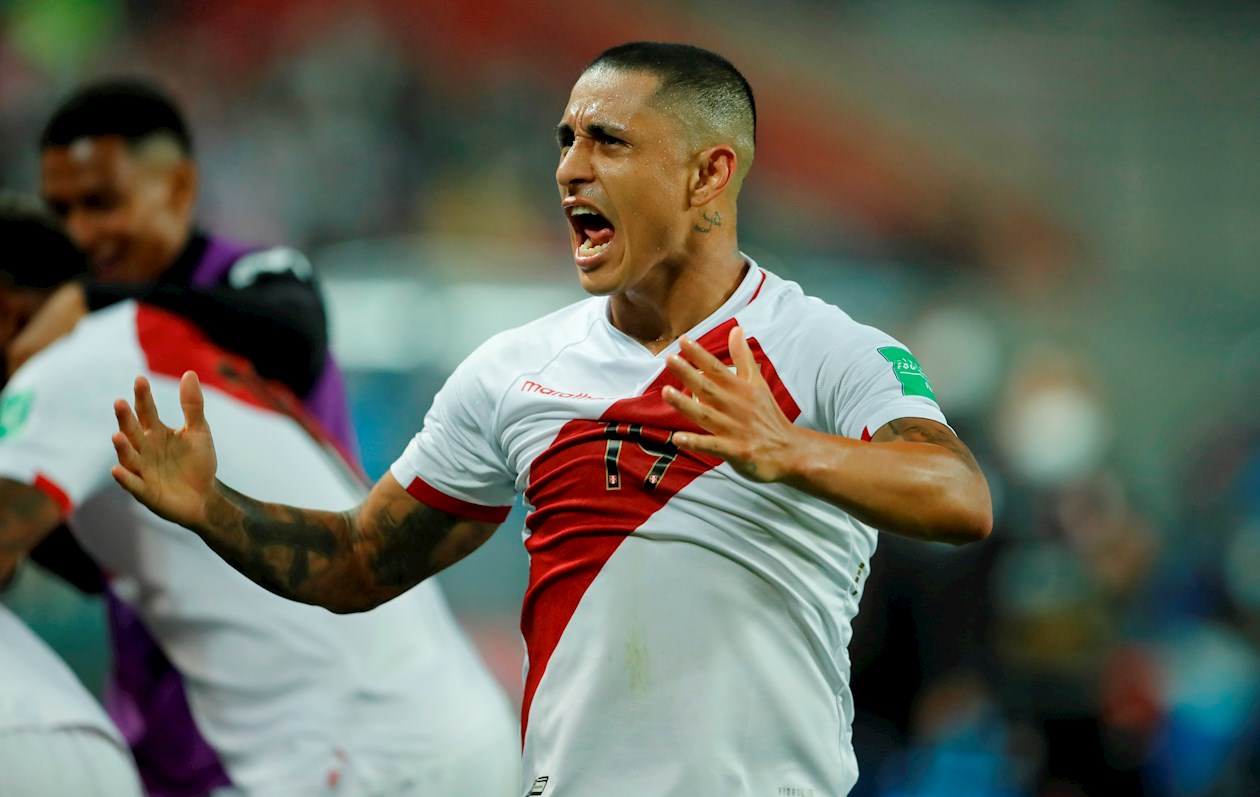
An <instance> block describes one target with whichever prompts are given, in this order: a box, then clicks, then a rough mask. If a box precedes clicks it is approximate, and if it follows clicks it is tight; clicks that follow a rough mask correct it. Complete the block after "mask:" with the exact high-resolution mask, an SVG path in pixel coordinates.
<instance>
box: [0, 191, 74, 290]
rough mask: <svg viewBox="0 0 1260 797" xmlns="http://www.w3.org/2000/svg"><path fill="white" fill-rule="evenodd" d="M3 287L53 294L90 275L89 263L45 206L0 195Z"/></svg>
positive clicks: (0, 252)
mask: <svg viewBox="0 0 1260 797" xmlns="http://www.w3.org/2000/svg"><path fill="white" fill-rule="evenodd" d="M0 241H3V242H4V245H3V246H0V285H3V286H4V287H9V288H34V289H39V290H51V289H52V288H55V287H57V286H58V285H60V284H62V283H63V282H66V281H67V280H71V279H74V278H76V277H81V276H83V275H85V274H87V271H88V262H87V258H86V257H85V256H84V254H83V253H82V252H81V251H79V249H78V248H76V247H75V245H74V244H73V243H71V242H70V239H69V238H67V237H66V234H65V232H63V231H62V229H61V224H60V223H59V222H58V221H57V217H56V216H55V215H53V213H52V211H50V210H49V209H48V208H47V207H45V206H44V204H43V203H42V202H39V201H38V200H36V199H33V198H30V197H26V196H23V195H20V194H15V193H11V192H0Z"/></svg>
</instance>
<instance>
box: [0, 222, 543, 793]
mask: <svg viewBox="0 0 1260 797" xmlns="http://www.w3.org/2000/svg"><path fill="white" fill-rule="evenodd" d="M5 244H6V248H8V247H13V249H14V250H15V251H19V252H23V251H24V252H31V251H32V247H29V246H24V245H23V244H22V242H21V241H19V240H16V239H14V238H13V237H6V238H5ZM42 266H43V261H42V260H38V259H36V260H34V261H33V263H31V264H30V265H28V267H27V268H28V269H29V270H34V271H38V270H39V269H40V268H41V267H42ZM12 273H13V274H14V278H15V282H16V284H17V285H18V286H19V287H21V286H22V282H21V278H20V276H19V275H18V274H17V273H16V271H14V272H12ZM188 368H195V369H197V370H198V371H199V372H201V373H204V374H206V375H207V385H208V386H210V389H208V390H207V395H206V400H207V402H208V403H209V404H210V405H211V406H213V407H214V408H215V412H216V413H217V415H218V416H219V417H220V418H221V419H222V423H221V424H220V428H219V435H220V437H221V438H222V439H223V440H225V441H227V440H232V441H233V443H234V445H233V448H234V450H235V451H236V452H237V453H238V454H239V456H235V457H231V458H228V457H225V459H224V461H223V463H222V465H223V468H224V471H225V472H234V473H235V475H236V476H237V478H239V479H240V480H242V481H257V480H262V481H265V482H266V483H267V484H268V492H269V493H270V494H271V495H272V496H273V497H275V498H277V499H284V500H291V501H302V502H315V503H316V504H318V505H321V506H324V507H327V508H330V509H331V508H336V507H342V506H350V505H352V504H353V503H354V502H356V501H358V500H360V498H361V496H362V494H363V491H364V487H363V483H362V481H361V480H360V479H359V477H357V476H356V475H355V473H354V471H353V470H352V469H351V468H350V467H349V466H348V465H347V463H346V462H345V461H344V459H342V458H341V456H340V454H338V453H337V452H335V450H334V448H333V447H332V445H331V442H330V441H329V440H328V439H327V438H326V436H325V435H324V434H323V432H322V430H321V428H320V427H319V426H318V424H316V423H315V422H314V421H313V420H311V419H310V417H309V416H307V415H306V414H305V413H303V412H302V411H301V408H300V405H299V404H298V403H297V401H296V400H295V399H294V398H293V397H292V395H291V394H290V393H288V392H287V391H284V390H283V389H281V388H278V387H276V386H275V385H274V383H267V382H265V381H264V380H262V379H260V378H259V377H258V376H257V375H256V374H255V373H254V371H253V370H252V369H251V368H250V366H249V364H248V363H247V362H246V361H245V360H244V359H243V358H240V357H237V356H235V355H232V354H229V353H227V352H225V351H224V350H222V349H221V348H219V347H217V346H215V345H214V344H213V343H212V342H210V341H209V340H208V339H207V338H206V337H205V335H204V334H203V333H202V332H201V331H200V330H199V329H198V328H197V327H195V326H194V325H192V324H191V323H190V322H188V321H187V320H185V319H183V318H180V317H178V316H176V315H174V314H171V313H168V312H166V311H164V310H160V309H157V308H154V307H151V306H149V305H145V304H140V303H137V302H134V301H125V302H122V303H119V304H116V305H114V306H112V307H110V308H107V309H104V310H100V311H97V312H95V313H93V314H91V315H90V316H88V317H87V318H85V319H83V320H82V321H81V322H80V323H79V324H78V325H77V326H76V328H75V330H74V331H73V332H72V333H71V334H70V335H68V336H66V337H64V338H63V339H61V340H60V341H58V342H57V343H55V344H53V345H52V346H50V347H49V348H47V349H46V350H45V351H43V352H41V353H39V354H38V355H36V356H35V357H33V358H31V359H30V360H29V361H28V362H27V363H25V364H24V365H23V366H22V367H21V368H20V369H19V370H18V372H17V373H16V374H15V375H14V377H13V379H12V380H11V381H10V382H9V384H8V385H7V386H6V387H5V389H4V392H3V394H0V406H2V407H3V408H4V410H3V418H4V421H5V426H4V433H3V435H0V495H3V496H4V499H5V500H4V503H3V505H0V551H2V552H3V554H4V556H3V558H0V578H3V577H4V576H5V575H6V574H7V573H8V572H11V570H12V568H13V567H14V566H15V565H16V563H17V562H18V561H19V560H20V558H21V556H22V554H23V553H24V552H25V551H26V550H29V548H30V547H31V546H32V545H34V544H35V543H36V542H37V541H38V540H39V538H40V537H41V536H43V535H44V534H47V533H48V532H49V531H50V530H51V529H52V528H53V527H55V526H56V525H57V524H58V522H59V521H60V519H62V518H63V517H68V518H69V523H70V526H71V527H72V528H73V530H74V533H75V534H76V536H77V537H78V539H79V540H80V542H81V543H82V545H83V547H84V548H85V549H86V550H87V552H88V553H89V554H91V555H92V557H93V558H94V559H96V560H97V561H98V562H99V563H100V565H101V566H102V568H103V569H104V570H105V571H107V572H108V573H109V574H110V579H111V581H110V588H111V591H112V592H114V593H115V594H116V595H118V596H119V598H120V599H121V600H123V601H125V602H126V603H127V604H128V606H129V607H130V608H131V609H132V610H133V611H134V612H135V613H136V615H138V616H139V618H140V619H141V620H142V621H143V623H144V624H145V626H146V627H147V628H148V629H150V631H151V632H152V633H153V635H154V637H155V638H156V639H157V641H158V642H159V644H160V645H161V648H162V652H163V653H164V654H165V655H166V657H168V658H169V659H170V661H171V662H173V663H174V664H175V666H176V667H177V668H178V670H179V672H180V674H181V675H182V676H183V681H184V684H185V686H186V688H187V690H188V698H189V703H190V706H191V709H192V714H193V716H194V717H195V719H196V723H197V726H198V729H199V730H200V732H201V733H202V734H203V735H204V737H205V738H206V739H207V740H208V741H209V743H210V744H211V745H212V746H213V748H214V751H215V752H216V753H217V754H218V756H219V759H220V760H221V761H222V764H223V765H224V767H225V769H226V772H227V774H228V775H229V777H230V780H231V786H230V787H227V788H223V789H220V790H218V791H216V792H214V793H215V794H216V795H218V794H222V795H249V797H287V796H288V795H293V796H294V797H297V796H298V795H301V796H302V797H309V796H310V795H321V794H328V795H347V797H349V795H356V796H357V795H364V796H365V797H366V796H367V795H372V796H373V797H375V796H376V795H381V796H382V797H385V796H386V795H431V794H443V795H446V794H450V795H460V794H468V795H482V794H485V795H510V794H512V792H513V790H514V788H515V785H516V783H517V780H518V777H517V772H518V748H517V745H516V743H515V738H514V736H515V735H514V731H513V726H512V722H511V719H510V717H509V716H508V714H509V712H508V709H507V705H506V701H505V699H504V697H503V695H502V694H501V692H500V691H499V689H498V688H497V685H495V684H494V683H493V681H492V679H491V678H490V676H489V674H488V673H487V672H486V670H485V668H484V667H483V666H482V665H481V663H480V662H479V661H478V659H477V657H476V655H475V653H474V652H473V650H472V648H471V646H470V645H469V643H468V641H467V639H466V638H465V637H464V636H463V634H462V632H461V631H460V630H459V629H458V627H457V626H456V624H455V622H454V620H453V618H452V617H451V616H450V613H449V611H448V610H447V608H446V605H445V603H444V601H443V599H442V597H441V594H440V592H439V591H438V590H437V589H436V587H434V588H431V589H427V590H424V591H423V592H417V593H415V594H410V595H407V596H405V597H404V598H403V599H400V600H398V601H394V602H391V603H390V604H389V605H387V606H381V607H380V608H379V609H377V610H376V611H373V612H371V613H368V614H364V615H357V616H354V617H337V616H334V615H331V614H329V613H328V612H326V611H324V610H323V609H319V608H316V607H311V606H301V605H299V604H296V603H292V602H289V601H283V600H279V599H277V598H275V597H274V596H271V595H268V594H267V593H266V592H264V591H263V590H261V589H259V588H258V587H257V586H255V585H254V584H252V583H250V582H249V581H247V580H245V579H243V578H241V577H240V576H239V575H238V574H236V573H234V572H232V570H231V568H229V567H228V566H227V565H225V564H224V563H223V562H222V561H220V560H219V559H218V558H217V557H216V556H214V554H213V553H211V552H210V551H209V550H207V549H206V548H205V546H204V545H202V544H200V543H199V542H197V541H196V540H195V539H193V538H192V537H190V536H189V535H188V534H186V533H185V532H183V531H182V530H180V529H178V528H175V527H174V526H172V525H170V524H169V523H166V522H164V521H161V520H160V519H158V518H157V517H155V516H154V515H152V514H151V513H149V512H147V511H146V510H144V509H143V508H142V507H141V506H140V505H139V504H137V503H135V502H134V501H132V500H131V499H130V497H129V496H127V495H126V493H124V492H123V491H122V490H120V489H118V488H117V486H116V485H114V484H113V483H112V481H111V480H110V479H109V469H110V464H111V462H112V461H113V458H114V455H113V452H112V450H111V448H110V445H109V442H108V440H107V439H106V437H107V433H108V431H109V430H110V428H111V427H112V425H113V419H112V418H111V416H110V414H109V412H108V411H104V412H102V411H101V410H100V408H101V407H103V406H104V402H105V401H106V398H107V397H108V396H110V395H113V394H116V393H117V392H118V390H119V389H121V388H123V387H125V386H126V385H127V384H129V383H130V381H131V378H132V377H131V375H132V374H134V373H135V372H136V371H140V372H143V373H145V374H147V375H148V376H149V377H150V379H151V380H152V384H153V385H154V389H155V390H156V391H158V395H159V400H160V401H162V400H163V397H164V399H165V401H164V403H166V404H167V405H168V406H169V407H171V408H173V407H174V406H175V404H174V401H175V391H176V390H177V384H176V378H175V377H177V375H178V374H179V373H182V372H183V370H185V369H188ZM172 375H175V376H174V377H173V376H172ZM96 441H99V442H96ZM190 763H191V762H190Z"/></svg>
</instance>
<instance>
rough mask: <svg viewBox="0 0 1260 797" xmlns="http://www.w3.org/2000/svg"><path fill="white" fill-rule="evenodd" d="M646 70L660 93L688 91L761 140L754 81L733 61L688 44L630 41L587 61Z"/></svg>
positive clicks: (691, 99)
mask: <svg viewBox="0 0 1260 797" xmlns="http://www.w3.org/2000/svg"><path fill="white" fill-rule="evenodd" d="M601 66H606V67H612V68H614V69H624V70H628V71H636V72H648V73H650V74H653V75H655V76H656V77H657V78H658V79H659V80H660V87H659V89H658V91H657V93H658V94H659V95H665V96H681V97H684V98H685V99H686V100H687V101H688V102H689V103H690V104H691V105H693V107H696V108H698V109H704V110H706V111H708V112H709V113H712V114H715V115H716V116H717V117H719V118H720V119H722V120H723V122H725V124H726V125H729V126H730V127H731V128H734V129H739V128H741V127H746V128H747V132H748V134H749V136H750V138H751V141H750V143H751V144H756V141H757V103H756V101H755V100H754V99H753V92H752V87H751V86H749V85H748V81H747V80H745V79H744V76H743V75H742V74H740V72H739V70H738V69H736V68H735V66H734V65H733V64H731V62H730V61H727V60H726V59H725V58H723V57H722V56H720V55H718V54H717V53H715V52H712V51H710V50H706V49H704V48H702V47H696V46H694V45H690V44H673V43H669V42H629V43H627V44H619V45H617V46H616V47H610V48H609V49H607V50H605V51H604V52H602V53H600V54H599V55H598V56H596V57H595V60H594V61H591V62H590V63H589V64H587V66H586V69H585V70H583V71H584V72H589V71H590V70H592V69H594V68H596V67H601Z"/></svg>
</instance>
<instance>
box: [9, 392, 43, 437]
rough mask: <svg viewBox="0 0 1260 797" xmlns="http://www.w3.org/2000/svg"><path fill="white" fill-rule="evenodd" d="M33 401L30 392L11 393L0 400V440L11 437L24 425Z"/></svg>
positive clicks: (33, 396) (32, 395)
mask: <svg viewBox="0 0 1260 797" xmlns="http://www.w3.org/2000/svg"><path fill="white" fill-rule="evenodd" d="M34 399H35V393H34V392H33V391H30V390H23V391H21V392H19V393H12V394H10V395H7V396H5V397H4V398H3V399H0V440H3V439H4V438H6V437H12V436H13V435H15V434H17V432H18V430H19V429H21V428H22V427H23V426H24V425H26V419H27V418H29V417H30V415H31V404H32V403H34Z"/></svg>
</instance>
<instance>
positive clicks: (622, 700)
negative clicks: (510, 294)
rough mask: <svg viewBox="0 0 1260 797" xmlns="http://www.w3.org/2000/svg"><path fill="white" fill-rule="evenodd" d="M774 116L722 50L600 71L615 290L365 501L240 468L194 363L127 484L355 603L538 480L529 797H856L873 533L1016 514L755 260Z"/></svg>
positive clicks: (121, 437) (574, 179)
mask: <svg viewBox="0 0 1260 797" xmlns="http://www.w3.org/2000/svg"><path fill="white" fill-rule="evenodd" d="M754 126H755V115H754V105H753V98H752V92H751V90H750V89H749V87H748V84H747V82H746V81H745V80H744V78H743V77H742V76H741V75H740V74H739V72H738V71H736V70H735V68H734V67H733V66H731V64H730V63H728V62H727V61H726V60H725V59H723V58H722V57H720V56H718V55H716V54H714V53H710V52H707V51H705V50H701V49H698V48H695V47H690V46H685V45H676V44H660V43H633V44H627V45H622V46H619V47H615V48H613V49H611V50H609V51H606V52H605V53H603V54H602V55H600V56H599V57H598V58H596V59H595V61H594V62H592V63H591V65H590V66H588V67H587V69H586V70H585V71H584V72H583V73H582V75H581V76H580V78H579V79H578V81H577V83H576V85H575V86H574V87H573V91H572V93H571V95H570V98H569V102H568V105H567V107H566V108H565V111H564V114H563V116H562V117H561V120H560V124H559V125H558V127H557V128H556V132H557V138H558V143H559V147H560V163H559V167H558V169H557V172H556V180H557V183H558V184H559V190H560V200H561V201H560V208H561V209H562V210H563V212H564V214H565V216H566V217H567V218H568V221H569V225H570V229H571V240H572V244H573V251H574V261H575V264H576V266H577V271H578V279H579V281H580V282H581V283H582V285H583V287H584V288H586V289H587V291H589V292H590V293H592V294H595V298H590V299H587V300H585V301H583V302H580V303H578V304H575V305H572V306H570V307H567V308H564V309H562V310H559V311H557V312H555V313H553V314H551V315H548V316H545V317H543V318H541V319H539V320H538V321H535V322H533V323H530V324H527V325H525V326H523V327H520V328H518V329H515V330H511V331H508V332H505V333H502V334H500V335H497V336H495V337H494V338H492V339H491V340H490V341H488V342H487V343H485V344H483V345H482V346H481V347H480V348H479V349H478V350H477V351H476V352H474V353H473V354H472V355H471V356H470V357H469V358H468V359H467V360H465V361H464V362H463V363H462V364H461V365H460V366H459V367H458V368H457V369H456V371H455V373H454V374H453V375H452V376H451V377H450V379H449V380H448V381H447V383H446V385H445V386H444V387H443V389H442V390H441V392H440V393H439V394H438V396H437V397H436V398H435V400H434V404H433V406H432V408H431V409H430V411H429V414H428V416H427V417H426V419H425V423H424V427H423V429H422V430H421V431H420V432H419V434H418V435H417V436H416V437H415V438H414V439H413V440H412V442H411V443H410V445H409V446H408V447H407V449H406V450H405V451H404V452H403V454H402V456H401V457H400V458H399V459H398V460H397V461H396V462H395V464H394V465H393V466H392V468H391V469H390V471H389V472H388V473H387V474H385V475H384V476H383V477H382V478H381V479H380V480H379V481H378V482H377V483H376V486H375V487H374V488H373V490H372V492H371V493H370V494H369V495H368V497H367V498H366V500H365V501H364V502H363V503H362V504H360V505H359V506H358V507H357V508H355V509H352V510H350V511H344V512H327V511H323V512H321V511H317V510H309V509H296V508H293V507H291V506H284V505H280V504H276V503H270V502H265V501H259V500H255V499H253V498H249V497H246V496H245V495H243V494H241V493H239V492H237V491H236V490H234V489H233V488H232V487H229V486H227V485H228V484H232V485H233V486H240V487H246V486H248V487H250V488H251V489H253V488H254V485H253V484H247V483H245V482H232V480H231V479H229V478H227V477H226V475H225V474H224V478H223V479H222V481H220V480H219V479H217V478H216V465H215V461H216V460H215V456H216V454H215V450H216V449H215V446H214V444H213V443H212V441H211V438H210V431H209V426H208V424H207V417H213V413H211V412H210V410H209V408H208V407H206V404H205V400H204V399H203V397H202V391H201V390H200V389H199V386H198V377H197V376H196V375H195V374H191V373H190V374H185V375H184V377H183V380H182V383H181V403H182V405H183V414H184V427H183V428H182V429H180V430H179V431H172V430H170V429H168V428H167V427H165V426H164V425H163V424H162V423H161V422H160V420H159V417H158V413H157V410H156V408H155V404H154V401H153V397H152V392H151V391H152V388H151V387H150V386H149V384H148V383H147V382H146V381H145V380H144V379H138V380H137V382H136V385H135V410H134V413H133V411H132V410H131V409H130V408H129V406H128V404H127V402H125V401H121V400H120V401H118V402H117V403H116V404H115V412H116V414H117V416H118V422H119V427H120V431H119V432H118V433H116V434H115V435H114V444H115V448H116V449H117V452H118V459H119V463H120V464H119V465H118V466H117V467H115V468H114V470H113V473H114V477H115V478H116V479H117V480H118V481H119V482H120V483H121V484H122V485H123V486H124V487H126V488H127V489H128V490H130V491H131V492H132V493H133V494H134V495H135V496H136V497H137V498H139V499H140V501H142V502H143V503H145V504H147V505H148V506H150V507H152V508H153V509H154V511H156V512H158V513H159V514H161V515H163V516H164V517H167V518H170V519H172V520H174V521H176V522H178V523H180V524H182V525H184V526H186V527H188V528H190V529H192V530H194V531H195V532H196V533H197V534H198V535H200V536H201V538H202V539H204V540H205V541H206V542H207V543H208V544H209V545H210V546H211V547H212V548H214V549H215V550H216V551H217V552H218V553H219V554H220V555H221V556H223V557H224V558H225V559H227V560H228V561H230V562H232V563H233V564H234V565H235V566H236V567H237V568H239V569H240V570H241V571H242V572H244V573H246V574H247V575H249V576H250V577H251V578H253V579H255V580H257V581H258V582H259V583H262V584H265V585H266V586H267V587H268V588H269V589H272V590H274V591H276V592H278V593H279V594H282V595H286V596H289V597H291V598H293V599H295V600H300V601H305V602H311V603H318V604H321V605H324V606H328V607H330V608H332V609H333V610H335V611H339V612H348V611H358V610H363V609H368V608H370V607H372V606H374V605H376V604H378V603H380V602H382V601H386V600H389V599H390V598H392V597H393V596H395V595H398V594H400V593H403V592H405V591H407V590H408V589H411V588H413V586H414V585H416V584H417V583H419V582H421V581H423V580H424V579H425V578H427V577H429V576H430V575H432V574H433V573H435V572H437V571H439V570H441V569H442V568H444V567H447V566H449V565H451V564H453V563H454V562H456V561H457V560H459V559H460V558H461V557H463V556H464V555H466V554H467V553H468V552H469V551H471V550H472V549H474V548H476V547H477V545H479V544H480V543H481V542H482V541H483V540H485V539H486V538H487V537H488V536H489V535H490V534H491V533H492V532H493V531H494V529H495V527H496V525H497V524H498V523H500V522H501V521H502V520H503V519H504V517H505V516H506V514H507V512H508V507H509V505H510V504H511V503H512V500H513V498H514V496H516V495H518V494H521V493H523V494H524V498H525V502H526V505H527V509H528V510H529V514H528V515H527V519H526V527H527V528H526V538H525V546H526V548H527V549H528V551H529V553H530V579H529V585H528V588H527V592H526V595H525V602H524V608H523V612H522V631H523V632H524V636H525V642H526V648H527V653H528V673H527V677H526V682H525V695H524V698H525V702H524V707H523V716H522V726H523V733H524V780H523V782H524V787H523V789H522V791H525V792H527V793H528V794H530V795H535V796H541V797H588V796H589V795H600V797H638V795H646V794H650V795H653V796H654V797H682V796H683V795H699V794H703V795H723V797H728V796H734V795H748V797H752V796H753V795H758V796H760V795H814V797H823V795H828V796H830V795H840V794H844V793H846V792H847V791H848V790H849V789H850V788H851V787H852V785H853V783H854V782H855V781H856V778H857V763H856V761H855V760H854V756H853V750H852V744H851V742H850V723H851V721H852V714H853V705H852V700H851V696H850V693H849V687H848V675H847V673H848V659H847V654H846V645H847V644H848V641H849V637H850V628H851V622H852V619H853V617H854V616H855V614H856V612H857V609H858V600H859V598H860V596H861V592H862V586H863V581H864V579H865V576H866V574H867V573H868V572H869V570H870V567H871V556H872V554H873V553H874V550H875V543H876V537H877V532H878V531H884V532H888V533H893V534H901V535H906V536H908V537H913V538H916V539H923V540H936V541H947V542H952V543H965V542H969V541H973V540H978V539H981V538H983V537H985V536H986V535H987V534H988V533H989V530H990V528H991V524H992V508H991V503H990V498H989V492H988V486H987V483H986V481H985V479H984V476H983V474H982V473H981V472H980V469H979V468H978V466H977V465H976V462H975V460H974V458H973V457H972V456H971V454H970V452H969V451H968V450H967V448H966V446H964V445H963V443H962V442H961V441H960V440H959V439H958V438H957V437H956V436H955V435H954V433H953V432H952V431H951V430H950V428H949V427H948V426H947V425H946V423H945V418H944V416H943V415H942V413H941V410H940V408H939V407H938V406H937V403H936V401H935V398H934V396H933V393H932V388H931V386H930V384H929V383H928V380H927V378H926V377H925V376H924V373H923V371H922V369H921V368H920V367H919V365H918V363H917V362H916V361H915V359H914V357H913V356H912V355H911V354H910V353H909V352H908V351H907V350H906V349H905V347H904V346H902V345H901V344H900V343H898V342H897V341H896V340H894V339H892V338H891V337H889V336H888V335H886V334H884V333H882V332H880V331H878V330H876V329H873V328H871V327H868V326H863V325H861V324H859V323H857V322H856V321H854V320H852V319H851V318H850V317H849V316H848V315H846V314H845V313H844V312H842V311H840V310H839V309H837V308H835V307H832V306H829V305H827V304H825V303H823V302H821V301H819V300H817V299H812V298H809V297H807V296H805V295H804V294H803V293H802V292H801V290H800V288H799V287H798V286H796V285H795V284H793V283H790V282H787V281H785V280H782V279H780V278H779V277H777V276H775V275H773V274H771V273H769V272H768V271H766V270H765V269H762V268H760V267H759V266H757V265H756V264H755V263H754V262H753V261H752V260H751V259H749V258H748V257H746V256H744V255H742V254H741V253H740V251H739V249H738V243H737V239H736V196H737V194H738V193H739V190H740V187H741V184H742V182H743V179H744V177H745V175H746V174H747V172H748V168H749V166H750V165H751V162H752V158H753V147H754V140H755V138H754ZM216 424H217V419H216ZM216 428H217V426H216ZM226 450H227V449H226V446H222V447H221V449H220V451H224V452H225V451H226Z"/></svg>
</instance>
